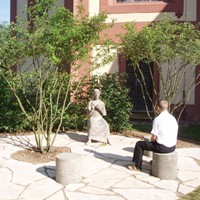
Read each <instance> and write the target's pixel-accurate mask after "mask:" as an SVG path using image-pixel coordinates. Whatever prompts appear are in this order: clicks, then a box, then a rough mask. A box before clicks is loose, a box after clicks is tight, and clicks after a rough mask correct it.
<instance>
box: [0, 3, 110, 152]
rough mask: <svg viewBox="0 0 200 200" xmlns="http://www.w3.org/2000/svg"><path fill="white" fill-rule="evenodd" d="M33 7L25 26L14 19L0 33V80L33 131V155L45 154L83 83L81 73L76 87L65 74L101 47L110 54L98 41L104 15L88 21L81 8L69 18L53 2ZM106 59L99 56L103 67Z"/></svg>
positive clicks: (105, 42)
mask: <svg viewBox="0 0 200 200" xmlns="http://www.w3.org/2000/svg"><path fill="white" fill-rule="evenodd" d="M34 2H35V3H34V4H33V5H32V6H31V7H30V8H28V9H27V11H26V12H27V15H28V19H29V20H25V19H20V18H17V22H16V23H14V24H11V25H10V26H4V27H3V28H1V29H0V42H1V49H0V63H1V65H2V66H3V67H2V68H4V70H3V69H2V70H1V74H2V76H3V77H4V78H5V80H6V82H7V83H8V85H9V87H10V89H11V91H12V92H13V94H14V96H15V97H16V100H17V102H18V104H19V106H20V108H21V110H22V112H23V114H24V115H25V116H26V118H27V119H28V121H29V123H30V125H31V127H32V129H33V132H34V135H35V140H36V145H37V147H36V150H37V151H40V152H41V153H47V152H49V151H50V149H51V147H52V145H53V143H54V141H55V138H56V135H57V134H58V132H59V131H60V128H61V125H62V119H63V116H64V113H65V112H67V109H68V107H69V105H70V104H71V102H72V100H73V95H74V94H75V93H76V91H77V89H78V87H79V85H80V82H81V80H82V78H83V77H84V73H83V75H82V77H80V76H79V77H78V80H79V81H78V82H75V80H77V79H76V73H67V72H70V71H71V72H77V71H78V69H79V67H80V66H81V64H82V62H87V61H88V63H89V60H90V57H89V55H90V51H91V50H92V49H93V48H94V47H95V46H96V45H97V44H99V43H100V42H101V45H102V46H103V47H104V48H106V49H107V50H108V51H109V48H110V46H109V45H108V44H110V42H108V40H106V38H105V40H101V41H100V32H101V31H102V30H104V29H106V28H108V27H109V26H108V25H106V23H105V20H106V18H107V14H106V13H100V14H98V15H96V16H93V17H89V16H88V15H87V14H86V13H85V12H84V9H83V7H82V6H81V5H80V6H79V11H78V14H77V16H73V14H72V13H71V12H70V11H69V10H67V9H66V8H64V7H56V6H55V0H44V1H39V0H36V1H34ZM101 53H102V52H101ZM105 53H107V52H105ZM99 56H102V55H99ZM97 57H98V56H97ZM111 58H112V56H111V54H109V56H106V55H104V61H105V62H106V59H107V61H108V60H110V59H111ZM91 64H92V63H91ZM5 71H6V74H7V75H6V76H5V75H4V72H5ZM85 73H87V72H85ZM72 88H74V90H73V91H72Z"/></svg>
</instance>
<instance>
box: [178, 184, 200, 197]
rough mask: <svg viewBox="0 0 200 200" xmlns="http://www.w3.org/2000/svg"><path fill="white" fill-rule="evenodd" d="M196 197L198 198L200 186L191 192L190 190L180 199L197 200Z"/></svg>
mask: <svg viewBox="0 0 200 200" xmlns="http://www.w3.org/2000/svg"><path fill="white" fill-rule="evenodd" d="M198 199H200V187H198V188H197V189H195V190H194V191H193V192H190V193H188V194H186V195H184V196H182V197H180V200H198Z"/></svg>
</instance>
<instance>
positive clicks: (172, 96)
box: [121, 16, 200, 119]
mask: <svg viewBox="0 0 200 200" xmlns="http://www.w3.org/2000/svg"><path fill="white" fill-rule="evenodd" d="M124 28H125V30H126V31H127V32H126V34H124V35H122V36H121V45H122V52H123V53H124V55H125V57H126V58H127V59H129V60H131V63H132V66H133V68H134V71H135V72H136V71H138V72H139V73H138V76H137V77H136V78H137V80H138V82H139V84H140V86H141V89H142V92H143V98H144V101H145V102H146V101H147V98H148V99H149V100H150V101H151V103H152V104H153V99H152V95H151V94H149V93H148V91H147V85H146V83H145V78H144V74H142V71H141V70H140V68H139V62H140V61H142V62H145V63H146V64H148V66H149V71H150V75H151V79H152V82H153V88H154V94H155V96H156V97H157V99H159V98H165V99H167V100H168V101H169V102H173V106H172V107H171V111H170V112H171V113H173V112H174V110H176V109H177V108H179V109H181V111H180V114H179V117H178V119H179V118H180V116H181V114H182V112H183V110H184V108H185V106H186V105H187V102H188V99H189V97H190V94H191V91H192V90H193V89H194V88H195V87H196V85H197V84H199V81H198V79H199V76H200V74H197V76H195V74H194V72H195V67H196V65H198V64H200V31H199V25H194V24H192V23H190V22H182V23H179V22H176V21H174V20H173V19H172V18H171V17H169V16H165V17H164V18H163V19H162V20H161V21H160V22H155V23H151V24H149V25H147V26H145V27H144V28H143V29H142V30H141V31H140V32H137V31H136V29H135V25H134V23H127V24H126V25H125V26H124ZM152 62H153V63H154V65H156V67H157V70H158V73H159V78H160V91H159V93H158V92H157V90H156V88H155V81H156V80H154V78H153V72H152V70H151V69H150V63H152ZM189 74H190V77H189ZM145 98H146V99H145ZM156 103H157V102H155V104H153V108H154V111H155V106H156ZM146 109H147V113H148V115H149V117H150V114H149V110H148V107H147V105H146Z"/></svg>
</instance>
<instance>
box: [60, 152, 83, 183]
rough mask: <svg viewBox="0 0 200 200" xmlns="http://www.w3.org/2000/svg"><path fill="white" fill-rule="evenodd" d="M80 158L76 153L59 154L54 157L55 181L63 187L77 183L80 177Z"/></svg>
mask: <svg viewBox="0 0 200 200" xmlns="http://www.w3.org/2000/svg"><path fill="white" fill-rule="evenodd" d="M81 167H82V156H81V154H78V153H71V152H67V153H60V154H58V155H57V156H56V181H57V182H58V183H61V184H63V185H67V184H69V183H79V182H80V181H81V180H82V176H81Z"/></svg>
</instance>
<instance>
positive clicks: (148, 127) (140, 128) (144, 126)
mask: <svg viewBox="0 0 200 200" xmlns="http://www.w3.org/2000/svg"><path fill="white" fill-rule="evenodd" d="M151 129H152V125H149V124H134V125H133V126H132V130H135V131H140V132H145V133H150V132H151Z"/></svg>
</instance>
